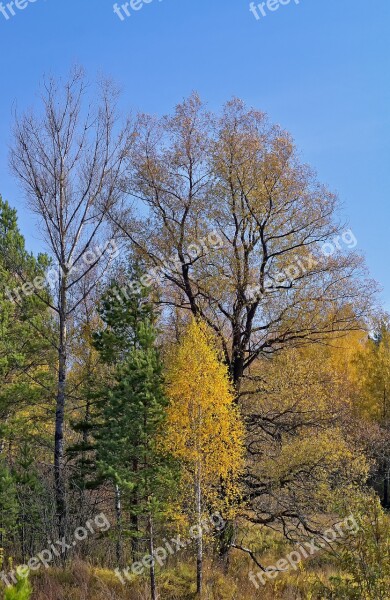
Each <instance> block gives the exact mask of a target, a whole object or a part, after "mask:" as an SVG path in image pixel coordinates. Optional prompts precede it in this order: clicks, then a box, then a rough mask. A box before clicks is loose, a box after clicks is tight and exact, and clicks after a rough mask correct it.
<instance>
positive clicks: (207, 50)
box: [0, 0, 390, 309]
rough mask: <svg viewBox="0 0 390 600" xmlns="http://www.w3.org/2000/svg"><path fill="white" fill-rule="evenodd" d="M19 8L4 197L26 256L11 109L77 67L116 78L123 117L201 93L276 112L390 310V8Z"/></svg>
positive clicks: (186, 2) (199, 4)
mask: <svg viewBox="0 0 390 600" xmlns="http://www.w3.org/2000/svg"><path fill="white" fill-rule="evenodd" d="M137 1H140V0H137ZM6 2H7V0H3V3H4V4H6ZM19 2H21V3H22V2H25V3H26V4H27V7H26V8H25V9H24V10H18V9H16V8H15V10H14V12H15V15H14V16H10V13H9V9H6V12H7V11H8V12H7V14H8V16H9V18H8V20H7V19H6V18H5V17H4V16H3V15H2V14H1V12H0V46H1V52H0V67H1V75H2V77H1V80H2V86H1V92H0V115H1V118H0V140H1V144H0V193H1V194H2V195H3V197H4V198H7V199H8V200H9V201H10V203H11V204H12V205H14V206H16V207H17V208H18V210H19V212H20V223H21V229H22V232H23V233H24V235H25V236H26V239H27V244H28V247H29V248H30V249H32V250H34V251H36V250H38V249H40V248H41V247H42V246H41V242H40V239H39V233H38V231H37V229H36V227H35V226H34V219H33V218H32V217H31V215H29V214H28V213H27V210H26V209H25V208H24V201H23V196H22V194H21V192H20V190H19V189H18V187H17V186H16V184H15V181H14V180H13V179H12V177H11V175H10V173H9V169H8V164H7V152H8V150H7V146H8V144H9V141H10V132H11V124H12V114H11V113H12V107H13V106H15V105H17V106H18V108H19V109H23V108H25V107H29V106H31V105H33V104H34V103H36V92H37V89H38V84H39V81H40V79H41V77H42V75H43V74H44V73H45V72H52V73H55V74H60V75H63V74H66V73H67V72H68V71H69V68H70V67H71V65H72V64H74V63H79V64H82V65H83V66H84V67H85V68H86V70H87V72H88V74H89V76H90V77H91V78H93V77H94V76H95V75H96V74H97V73H99V72H103V73H107V74H110V75H112V76H113V78H114V79H115V80H116V81H117V82H118V83H119V84H120V85H121V86H122V89H123V106H124V108H125V109H127V108H129V109H130V108H131V109H133V110H137V109H141V110H143V111H146V112H153V113H165V112H167V111H169V110H170V109H171V108H172V107H173V106H174V105H175V104H176V103H177V102H178V101H180V100H181V99H182V98H183V97H185V96H187V95H188V94H190V92H191V91H192V90H197V91H198V92H199V93H200V94H201V96H202V97H203V99H204V100H206V101H207V102H208V103H209V106H210V107H211V108H213V109H216V108H218V107H219V106H220V105H221V104H223V103H224V102H225V101H226V100H227V99H228V98H230V97H231V96H232V95H235V96H239V97H241V98H243V99H244V100H245V101H246V102H247V103H248V104H250V105H253V106H255V107H257V108H259V109H261V110H264V111H266V112H268V113H269V115H270V117H271V119H272V120H273V121H275V122H278V123H280V124H281V125H282V126H283V127H285V128H286V129H288V130H289V131H290V132H291V133H292V134H293V136H294V138H295V140H296V143H297V145H298V147H299V148H300V151H301V153H302V157H303V158H304V160H305V161H307V162H308V163H310V164H311V165H312V166H313V167H314V168H315V169H316V170H317V171H318V174H319V178H320V179H321V180H322V181H323V182H325V183H327V184H328V185H329V186H330V187H331V188H332V189H333V190H335V191H337V192H338V193H339V195H340V198H341V200H342V201H343V203H344V207H345V215H346V216H347V218H348V220H349V223H350V226H351V227H352V229H353V232H354V234H355V235H356V237H357V239H358V244H359V249H360V250H361V251H362V252H363V253H364V254H365V255H366V257H367V262H368V265H369V267H370V271H371V273H372V275H373V277H374V278H375V279H377V280H378V281H379V282H380V283H381V284H382V286H383V288H384V292H383V300H384V303H385V305H386V307H387V308H388V309H390V270H389V269H388V268H387V267H388V262H389V260H390V256H389V250H390V242H389V239H390V235H389V221H390V168H389V167H390V164H389V162H390V69H389V67H390V65H389V62H390V61H389V54H390V50H389V41H388V40H389V29H390V2H389V0H375V2H372V0H371V1H370V2H369V1H368V0H367V1H364V0H300V2H299V4H296V3H295V0H291V2H290V4H288V5H286V6H280V7H279V8H278V9H277V10H275V11H273V12H271V11H269V10H267V9H265V10H266V11H267V16H266V17H263V16H262V15H261V13H260V12H258V14H259V15H260V16H261V18H260V19H259V20H256V19H255V17H254V16H253V14H251V12H250V11H249V2H248V1H247V0H162V1H160V0H149V3H148V4H145V5H144V6H143V7H142V8H141V9H140V10H138V11H137V12H135V11H131V13H132V14H131V17H129V18H125V19H124V20H123V21H121V20H120V19H119V18H118V16H116V15H115V14H114V12H113V2H112V0H66V1H65V0H35V2H34V3H32V1H31V3H28V2H27V0H19ZM123 2H124V0H121V2H120V4H122V3H123ZM257 3H258V2H256V4H257Z"/></svg>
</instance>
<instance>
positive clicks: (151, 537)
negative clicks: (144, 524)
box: [148, 514, 157, 600]
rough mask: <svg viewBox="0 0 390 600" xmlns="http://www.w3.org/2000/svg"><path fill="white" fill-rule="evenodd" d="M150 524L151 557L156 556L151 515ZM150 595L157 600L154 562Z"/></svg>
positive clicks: (151, 570)
mask: <svg viewBox="0 0 390 600" xmlns="http://www.w3.org/2000/svg"><path fill="white" fill-rule="evenodd" d="M148 524H149V554H150V556H154V554H153V553H154V539H153V535H154V534H153V517H152V515H151V514H149V518H148ZM150 595H151V598H152V600H157V590H156V570H155V566H154V562H152V564H151V566H150Z"/></svg>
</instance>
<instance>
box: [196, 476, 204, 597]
mask: <svg viewBox="0 0 390 600" xmlns="http://www.w3.org/2000/svg"><path fill="white" fill-rule="evenodd" d="M195 502H196V516H197V525H198V538H197V540H196V545H197V557H196V592H197V594H199V596H201V594H202V584H203V531H202V490H201V467H200V465H198V472H197V477H196V483H195Z"/></svg>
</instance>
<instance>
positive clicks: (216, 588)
mask: <svg viewBox="0 0 390 600" xmlns="http://www.w3.org/2000/svg"><path fill="white" fill-rule="evenodd" d="M249 565H250V563H249V562H248V563H247V561H245V560H244V561H243V560H242V556H241V555H240V556H238V557H234V558H233V560H232V563H231V566H230V569H229V572H228V573H224V571H223V569H222V568H221V567H220V566H218V565H216V564H215V563H212V562H209V563H207V564H206V568H205V589H204V594H203V596H202V600H253V599H254V598H261V599H262V600H320V599H317V598H315V596H313V595H311V593H310V591H309V587H310V586H309V582H310V580H311V579H313V578H314V577H315V575H314V574H313V572H311V573H307V572H305V573H304V572H294V573H292V574H284V575H283V576H281V577H279V578H278V579H277V580H275V581H272V582H269V583H267V585H266V586H265V587H262V586H260V588H259V590H256V589H255V587H254V586H253V585H252V584H251V583H250V581H249V579H248V572H249V569H250V568H252V565H250V566H249ZM194 581H195V572H194V568H193V566H192V565H188V564H180V565H177V566H176V567H175V568H166V569H164V570H162V571H161V573H159V576H158V587H159V594H160V600H194V599H195V598H197V596H196V594H195V586H194ZM32 584H33V588H34V593H33V596H32V600H150V595H149V588H148V580H147V579H142V578H138V579H136V580H135V581H134V582H132V583H128V584H126V585H122V584H121V583H120V581H119V580H118V579H117V577H116V576H115V574H114V573H113V571H110V570H108V569H98V568H95V567H92V566H89V565H88V564H86V563H83V562H75V563H73V564H72V565H71V566H70V567H69V568H68V569H66V570H61V569H50V570H47V571H42V572H40V573H37V574H35V575H34V576H33V577H32Z"/></svg>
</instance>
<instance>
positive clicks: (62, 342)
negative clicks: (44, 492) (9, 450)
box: [54, 280, 67, 539]
mask: <svg viewBox="0 0 390 600" xmlns="http://www.w3.org/2000/svg"><path fill="white" fill-rule="evenodd" d="M65 286H66V281H65V280H63V281H62V283H61V290H60V295H61V298H60V302H61V309H60V319H59V320H60V323H59V327H60V331H59V347H58V387H57V404H56V422H55V437H54V480H55V494H56V508H57V524H58V533H59V536H60V539H62V538H63V537H64V536H65V535H66V520H67V506H66V490H65V473H64V415H65V399H66V389H65V386H66V366H67V365H66V361H67V357H66V333H67V332H66V287H65Z"/></svg>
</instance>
